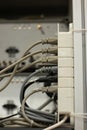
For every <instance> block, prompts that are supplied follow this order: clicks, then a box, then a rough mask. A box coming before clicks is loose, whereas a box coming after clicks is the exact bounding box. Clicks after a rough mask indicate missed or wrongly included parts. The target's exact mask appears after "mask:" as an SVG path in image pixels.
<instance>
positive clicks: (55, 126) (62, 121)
mask: <svg viewBox="0 0 87 130" xmlns="http://www.w3.org/2000/svg"><path fill="white" fill-rule="evenodd" d="M68 116H69V115H66V116H65V117H64V118H63V120H61V121H60V122H58V123H56V124H54V125H52V126H49V127H47V128H45V129H44V130H53V129H55V128H57V127H59V126H61V125H62V124H63V123H64V122H65V121H66V120H67V118H68Z"/></svg>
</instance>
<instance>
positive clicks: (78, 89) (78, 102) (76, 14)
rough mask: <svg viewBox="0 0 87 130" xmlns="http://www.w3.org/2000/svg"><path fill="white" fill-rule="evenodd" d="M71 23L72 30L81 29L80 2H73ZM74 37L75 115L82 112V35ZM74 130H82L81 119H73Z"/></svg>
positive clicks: (77, 34)
mask: <svg viewBox="0 0 87 130" xmlns="http://www.w3.org/2000/svg"><path fill="white" fill-rule="evenodd" d="M73 23H74V30H79V29H81V28H82V21H81V0H73ZM73 34H74V35H73V36H74V86H75V113H83V112H84V101H83V100H84V99H83V89H84V88H83V52H82V33H81V32H79V33H78V32H75V31H74V33H73ZM75 130H84V122H83V119H80V120H79V119H78V118H75Z"/></svg>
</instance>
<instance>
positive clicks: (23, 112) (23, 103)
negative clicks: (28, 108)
mask: <svg viewBox="0 0 87 130" xmlns="http://www.w3.org/2000/svg"><path fill="white" fill-rule="evenodd" d="M40 91H42V90H41V89H38V90H34V91H33V92H32V93H30V94H28V95H26V96H25V98H24V99H23V101H22V105H21V112H22V115H23V117H24V118H25V119H26V121H27V122H29V123H30V124H31V125H35V126H38V127H44V125H41V124H39V123H36V122H35V121H33V120H31V119H29V117H27V115H26V113H25V110H24V108H25V102H26V100H27V98H28V97H29V96H31V95H32V94H34V93H36V92H40Z"/></svg>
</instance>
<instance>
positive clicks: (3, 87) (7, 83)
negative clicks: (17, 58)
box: [0, 65, 18, 92]
mask: <svg viewBox="0 0 87 130" xmlns="http://www.w3.org/2000/svg"><path fill="white" fill-rule="evenodd" d="M17 66H18V65H17ZM17 66H16V67H15V69H14V71H13V73H12V75H11V76H10V78H9V80H8V81H7V82H6V83H5V85H3V86H2V87H0V92H1V91H2V90H4V89H5V88H6V87H7V86H8V85H9V84H10V82H11V80H12V79H13V77H14V75H15V73H16V69H17Z"/></svg>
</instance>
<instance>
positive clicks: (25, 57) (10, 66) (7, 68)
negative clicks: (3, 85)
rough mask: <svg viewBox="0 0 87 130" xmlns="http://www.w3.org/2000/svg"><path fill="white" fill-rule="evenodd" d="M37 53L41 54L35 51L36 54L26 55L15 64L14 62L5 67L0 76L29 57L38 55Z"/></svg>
mask: <svg viewBox="0 0 87 130" xmlns="http://www.w3.org/2000/svg"><path fill="white" fill-rule="evenodd" d="M39 53H42V51H37V52H34V53H32V54H28V55H26V56H24V57H22V58H20V59H19V60H17V61H16V62H14V63H13V64H11V65H9V66H7V67H6V68H5V69H3V70H1V71H0V74H2V73H4V72H5V71H7V70H9V69H10V68H12V67H14V66H15V65H17V64H18V63H20V62H22V61H23V60H25V59H27V58H29V57H30V56H33V55H36V54H39Z"/></svg>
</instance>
